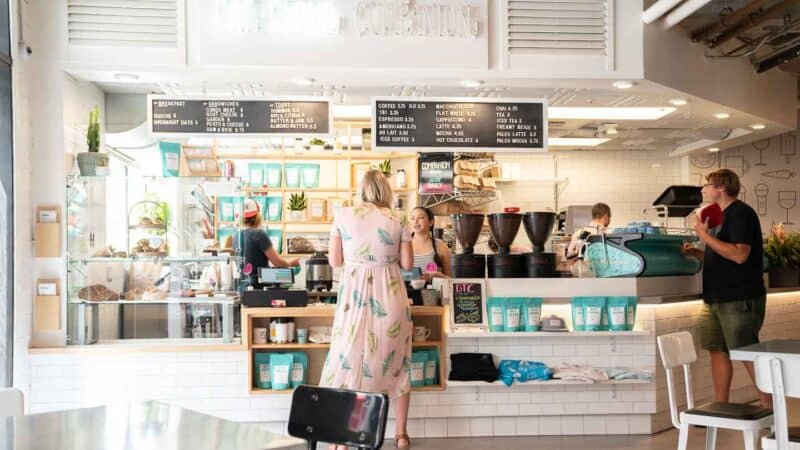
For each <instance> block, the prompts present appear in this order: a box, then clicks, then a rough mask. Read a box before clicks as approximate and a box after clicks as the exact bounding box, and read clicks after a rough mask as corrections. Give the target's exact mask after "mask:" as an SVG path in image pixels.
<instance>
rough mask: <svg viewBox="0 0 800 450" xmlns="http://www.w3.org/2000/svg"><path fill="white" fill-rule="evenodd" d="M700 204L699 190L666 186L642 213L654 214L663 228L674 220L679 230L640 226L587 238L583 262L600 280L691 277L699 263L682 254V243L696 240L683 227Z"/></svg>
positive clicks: (642, 224) (698, 188) (689, 187)
mask: <svg viewBox="0 0 800 450" xmlns="http://www.w3.org/2000/svg"><path fill="white" fill-rule="evenodd" d="M702 201H703V196H702V194H701V192H700V187H697V186H686V185H679V186H670V187H668V188H667V189H666V190H665V191H664V192H663V193H662V194H661V195H660V196H658V198H657V199H656V201H654V202H653V205H652V207H650V208H647V209H646V210H645V212H647V211H648V210H653V211H655V212H656V215H657V217H658V218H659V219H661V220H663V221H664V223H665V224H666V225H667V226H669V224H670V219H672V220H673V221H674V220H675V219H678V220H680V222H681V224H680V225H681V226H680V227H677V228H667V227H653V226H652V225H650V224H649V223H648V224H645V223H640V224H639V226H635V225H636V224H631V225H634V226H630V225H629V226H628V227H625V228H622V229H620V230H618V231H619V232H617V233H612V234H601V235H597V236H590V237H589V238H588V242H587V244H588V245H587V247H586V250H585V252H584V259H585V260H587V261H588V262H589V265H590V267H591V268H592V269H593V271H594V273H595V274H596V275H597V276H598V277H600V278H610V277H662V276H678V275H694V274H696V273H697V272H699V271H700V267H701V264H700V261H698V260H697V259H696V258H693V257H690V256H686V255H684V254H683V244H684V243H694V242H697V241H698V238H697V236H696V235H695V234H694V233H693V232H691V231H690V230H688V228H687V227H686V217H687V216H688V215H689V214H691V213H692V211H694V210H695V209H696V208H697V207H698V206H699V205H700V204H701V203H702Z"/></svg>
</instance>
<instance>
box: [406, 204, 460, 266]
mask: <svg viewBox="0 0 800 450" xmlns="http://www.w3.org/2000/svg"><path fill="white" fill-rule="evenodd" d="M434 220H435V218H434V216H433V212H431V210H429V209H428V208H423V207H422V206H417V207H416V208H414V209H413V210H412V211H411V229H412V233H411V247H412V248H413V250H414V267H418V268H419V269H420V270H421V271H422V279H423V280H425V281H430V280H431V279H432V278H450V277H451V276H452V272H450V249H449V248H447V244H445V243H444V242H442V241H441V240H440V239H436V238H435V237H434V236H433V226H434ZM434 266H436V267H434ZM431 269H433V270H431Z"/></svg>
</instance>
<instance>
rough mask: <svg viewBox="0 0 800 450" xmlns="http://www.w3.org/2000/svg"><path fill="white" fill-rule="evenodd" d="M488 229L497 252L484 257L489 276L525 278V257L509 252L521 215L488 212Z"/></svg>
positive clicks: (520, 221)
mask: <svg viewBox="0 0 800 450" xmlns="http://www.w3.org/2000/svg"><path fill="white" fill-rule="evenodd" d="M488 217H489V229H490V230H491V232H492V237H493V238H494V241H495V242H496V243H497V247H498V248H497V253H496V254H494V255H488V256H487V257H486V261H487V263H486V265H487V268H488V270H489V278H525V277H526V276H527V271H526V269H525V258H524V257H523V255H521V254H518V253H517V254H515V253H511V243H512V242H514V239H515V238H516V237H517V233H518V232H519V226H520V224H521V223H522V215H521V214H517V213H494V214H489V215H488Z"/></svg>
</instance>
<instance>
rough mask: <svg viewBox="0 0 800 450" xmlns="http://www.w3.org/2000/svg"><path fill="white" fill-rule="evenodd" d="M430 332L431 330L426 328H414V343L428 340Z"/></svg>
mask: <svg viewBox="0 0 800 450" xmlns="http://www.w3.org/2000/svg"><path fill="white" fill-rule="evenodd" d="M432 331H433V330H431V329H430V328H426V327H414V341H415V342H422V341H427V340H428V338H429V337H431V332H432Z"/></svg>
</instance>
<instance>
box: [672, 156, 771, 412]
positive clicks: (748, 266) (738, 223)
mask: <svg viewBox="0 0 800 450" xmlns="http://www.w3.org/2000/svg"><path fill="white" fill-rule="evenodd" d="M740 188H741V184H740V182H739V176H738V175H736V173H735V172H733V171H731V170H728V169H720V170H717V171H715V172H712V173H710V174H709V175H708V176H706V184H705V185H704V186H703V197H704V199H706V200H709V201H712V202H714V203H716V204H718V205H719V206H720V208H721V209H722V224H721V225H720V227H719V228H718V229H717V230H716V233H713V232H712V231H711V230H709V228H708V221H707V220H706V223H702V222H700V221H699V220H698V221H697V224H696V225H695V231H696V232H697V236H698V237H699V238H700V240H701V241H703V242H704V243H705V251H704V252H703V251H701V250H697V249H694V248H687V250H686V252H687V253H688V254H691V255H693V256H696V257H698V258H701V259H702V260H703V300H704V301H703V308H702V311H701V314H700V330H699V331H700V346H701V347H702V348H703V349H705V350H708V351H709V352H710V353H711V376H712V378H713V380H714V393H715V397H716V401H718V402H725V403H727V402H728V397H729V394H730V387H731V378H732V377H733V366H732V364H731V359H730V355H729V353H728V351H729V350H730V349H734V348H739V347H744V346H746V345H750V344H756V343H758V333H759V331H760V330H761V325H762V324H763V322H764V315H765V311H766V302H767V299H766V290H765V289H764V281H763V278H762V277H763V260H762V258H763V246H762V237H761V224H760V222H759V220H758V215H756V212H755V211H753V208H751V207H750V206H748V205H747V204H746V203H744V202H742V201H741V200H738V199H737V196H738V195H739V190H740ZM744 365H745V368H746V369H747V372H748V373H749V374H750V378H751V379H752V380H753V383H754V384H755V375H754V372H753V363H752V362H745V363H744ZM760 396H761V404H762V406H765V407H769V406H771V398H770V396H769V395H766V394H764V393H760Z"/></svg>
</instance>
